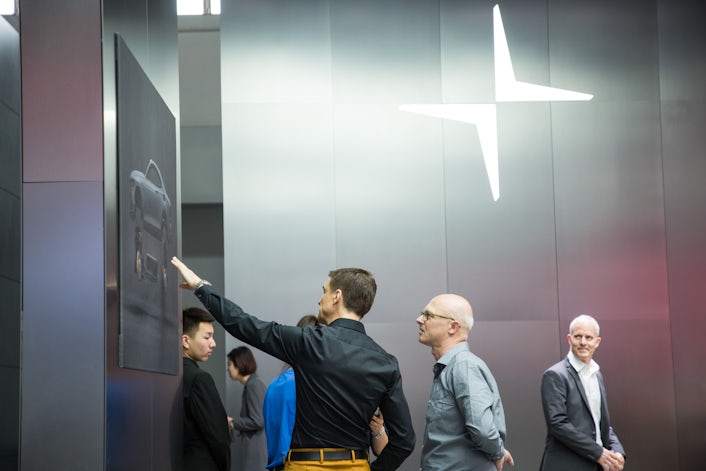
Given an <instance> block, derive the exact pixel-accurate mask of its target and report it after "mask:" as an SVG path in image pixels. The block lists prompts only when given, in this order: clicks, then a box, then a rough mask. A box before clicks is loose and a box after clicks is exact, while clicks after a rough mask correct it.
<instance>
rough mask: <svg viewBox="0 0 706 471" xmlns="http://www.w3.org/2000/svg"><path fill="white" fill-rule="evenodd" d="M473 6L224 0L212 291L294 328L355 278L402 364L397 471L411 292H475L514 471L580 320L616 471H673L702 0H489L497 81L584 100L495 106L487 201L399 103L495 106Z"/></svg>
mask: <svg viewBox="0 0 706 471" xmlns="http://www.w3.org/2000/svg"><path fill="white" fill-rule="evenodd" d="M491 8H492V5H489V4H487V3H486V2H480V1H471V0H465V1H462V0H458V1H439V2H428V1H422V0H414V1H405V2H399V1H387V2H379V1H373V0H368V1H355V2H352V1H336V2H329V1H325V0H317V1H315V0H309V1H302V2H278V1H276V0H269V1H268V0H265V1H262V0H258V1H257V2H254V1H242V2H237V3H235V4H232V3H227V4H224V5H223V12H222V19H221V55H222V65H221V70H222V80H221V83H222V87H223V93H222V96H223V104H222V110H223V155H224V157H223V172H224V185H223V186H224V218H225V221H224V231H225V237H224V239H225V278H226V293H227V295H228V296H229V297H231V298H233V299H236V300H238V301H239V302H241V304H242V305H243V306H244V307H245V308H246V309H247V310H249V311H251V312H253V313H256V314H259V315H261V316H262V317H263V318H267V319H275V320H278V321H281V322H290V323H293V322H295V321H296V319H298V318H299V316H300V315H302V314H304V313H306V312H309V311H312V310H315V303H316V301H317V300H318V297H319V292H320V285H321V284H322V283H323V281H324V280H325V278H326V273H327V271H328V270H329V269H330V268H333V267H341V266H349V265H358V266H363V267H366V268H368V269H370V270H372V271H373V272H374V273H375V274H376V275H377V279H378V283H379V286H380V289H379V294H378V298H377V301H376V303H375V306H374V307H373V310H372V311H371V313H370V314H369V315H368V316H366V318H365V324H366V328H367V329H368V332H369V333H370V334H371V335H372V336H373V337H374V338H375V339H376V340H378V341H379V342H380V343H381V344H382V345H384V346H385V347H386V348H388V349H389V350H390V351H391V352H393V353H394V354H396V355H397V356H398V358H399V359H400V363H401V367H402V370H403V375H404V379H405V391H406V393H407V396H408V399H409V402H410V406H411V408H412V414H413V417H414V425H415V430H416V431H417V435H418V437H419V439H420V442H419V443H418V446H417V449H416V450H415V452H414V453H413V455H412V456H411V457H410V458H409V459H408V460H407V461H406V462H405V464H404V465H403V468H402V469H404V470H408V471H411V470H416V469H417V468H418V463H419V453H420V448H421V446H420V445H421V437H422V434H423V422H424V410H425V407H426V400H427V398H428V393H429V388H430V383H431V373H430V370H431V365H432V362H433V360H432V357H431V355H430V352H429V351H428V349H426V348H425V347H423V346H421V345H419V344H418V343H417V341H416V335H415V331H416V327H415V325H414V317H415V316H416V313H417V312H419V310H420V309H421V308H422V307H423V306H424V304H425V303H426V301H427V300H428V299H429V298H430V297H431V296H433V295H435V294H437V293H440V292H445V291H450V292H456V293H459V294H462V295H464V296H467V297H468V298H469V299H470V301H471V303H472V304H473V305H474V307H475V311H476V316H477V321H478V322H477V325H476V327H475V328H474V330H473V332H472V333H471V338H470V345H471V349H472V350H473V351H475V352H476V353H477V354H479V355H480V356H481V357H483V358H484V359H485V360H486V361H487V362H488V364H489V366H490V367H491V369H492V370H493V372H494V374H495V375H496V377H497V379H498V383H499V385H500V388H501V393H502V395H503V399H504V402H505V408H506V415H507V421H508V429H509V432H508V446H509V448H510V449H511V450H512V452H513V454H514V455H515V458H516V460H517V462H518V465H517V467H516V468H515V469H518V470H529V469H536V468H537V467H538V465H539V461H540V458H541V453H542V447H543V441H544V434H545V425H544V421H543V417H542V411H541V404H540V398H539V383H540V378H541V374H542V372H543V371H544V369H545V368H547V367H548V366H550V365H551V364H552V363H554V362H556V361H558V360H559V359H560V358H562V357H563V356H564V355H566V351H567V346H566V343H565V342H566V341H565V333H566V330H567V328H568V322H569V321H570V319H571V318H572V317H573V316H574V315H576V314H578V313H581V312H588V313H591V314H593V315H595V316H596V317H597V318H598V319H599V320H600V321H601V324H602V336H603V338H604V341H603V344H602V346H601V349H600V351H599V352H598V354H597V361H599V363H600V364H601V366H602V369H603V371H604V375H605V378H606V383H607V387H608V394H609V400H610V405H611V412H612V417H613V421H614V426H615V428H616V431H617V433H618V434H619V436H620V437H621V440H622V441H623V443H624V445H625V446H626V449H627V451H628V453H629V455H630V457H629V461H628V463H629V466H630V468H631V469H640V470H647V471H650V470H655V471H657V470H664V469H691V468H693V467H694V466H697V464H696V463H697V462H696V461H695V457H696V456H697V455H698V454H699V453H700V451H699V450H702V449H703V440H704V439H703V434H702V433H701V432H700V431H698V424H703V421H704V410H703V407H701V404H700V402H702V398H703V391H704V383H703V381H704V380H703V378H704V377H706V375H704V374H703V368H704V367H703V366H700V364H699V360H698V359H699V358H701V357H703V356H704V353H706V352H704V349H705V347H703V346H702V345H699V342H697V341H695V340H692V337H693V336H688V330H689V326H691V327H692V328H693V327H698V326H699V325H700V324H699V323H700V322H702V321H701V320H700V319H701V318H702V317H703V316H702V315H701V314H702V313H701V311H702V309H701V308H700V305H701V304H703V303H700V301H701V298H702V297H703V295H702V294H699V293H701V291H703V290H701V291H699V290H698V289H699V288H698V287H699V286H701V284H702V283H701V284H699V281H702V280H703V277H704V272H703V269H702V268H701V267H702V266H703V264H699V263H698V260H700V258H702V257H701V255H702V254H703V249H702V247H703V245H704V244H703V242H704V241H703V236H702V235H698V234H703V233H704V231H703V230H698V229H699V228H702V227H703V225H704V224H706V222H705V221H704V219H703V210H702V208H703V204H701V203H703V198H704V197H706V195H705V194H704V191H703V189H702V188H703V184H701V183H700V182H701V181H702V180H703V176H704V172H705V171H706V168H704V165H703V162H702V160H703V159H702V158H701V157H702V156H703V152H704V149H705V148H706V143H705V142H704V140H703V139H704V138H703V132H699V131H697V130H698V129H701V130H703V124H704V113H703V110H704V109H705V108H704V106H703V99H704V95H703V92H702V91H701V90H702V87H700V86H699V85H697V84H700V83H701V82H703V80H704V78H706V71H705V70H704V69H703V67H702V64H703V63H705V62H704V60H703V59H704V54H705V52H704V48H705V47H706V46H705V45H706V41H704V33H702V32H700V29H699V28H698V20H697V18H700V16H699V13H702V11H703V7H701V6H700V4H699V3H698V2H690V1H684V0H682V1H681V2H677V3H676V4H674V6H672V4H668V3H667V2H663V1H659V2H658V1H654V2H647V3H645V2H643V1H637V0H632V1H625V2H609V1H598V2H591V3H590V5H589V4H586V3H585V2H546V1H540V0H529V1H523V2H505V3H502V4H501V5H500V8H501V11H502V17H503V20H504V26H505V31H506V34H507V40H508V44H509V48H510V52H511V56H512V61H513V64H514V70H515V74H516V76H517V80H521V81H526V82H530V83H537V84H543V85H547V86H552V87H559V88H565V89H571V90H577V91H582V92H585V93H591V94H593V95H594V98H593V99H592V100H591V101H587V102H564V103H558V102H553V103H549V102H518V103H499V104H497V125H498V145H499V173H500V187H501V196H500V199H499V200H498V201H497V202H494V201H493V199H492V197H491V193H490V188H489V183H488V179H487V177H486V174H485V168H484V165H483V158H482V154H481V149H480V145H479V140H478V136H477V133H476V131H475V129H474V127H473V126H472V125H468V124H463V123H458V122H452V121H442V120H439V119H435V118H429V117H424V116H419V115H412V114H407V113H403V112H400V111H399V109H398V106H399V105H401V104H404V103H446V104H449V103H465V104H472V103H493V102H494V70H493V26H492V25H493V23H492V11H491ZM685 84H689V86H686V87H684V85H685ZM697 331H698V330H697ZM263 361H267V359H264V360H263ZM266 368H268V369H269V370H268V371H274V370H275V368H274V366H267V367H266ZM694 371H696V372H699V373H700V374H699V375H696V377H695V376H694V374H693V373H694ZM690 373H691V374H690ZM262 376H265V375H262ZM271 377H272V376H270V379H271ZM675 463H677V464H675Z"/></svg>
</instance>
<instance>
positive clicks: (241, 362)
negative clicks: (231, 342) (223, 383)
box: [228, 347, 267, 471]
mask: <svg viewBox="0 0 706 471" xmlns="http://www.w3.org/2000/svg"><path fill="white" fill-rule="evenodd" d="M256 371H257V363H256V362H255V357H254V356H253V354H252V351H251V350H250V349H249V348H248V347H238V348H234V349H233V350H231V351H230V353H228V374H229V375H230V377H231V379H233V380H234V381H239V382H241V383H243V385H244V388H243V398H242V402H241V405H240V415H239V416H238V417H234V418H233V422H232V427H233V430H234V439H233V441H234V449H233V453H232V460H233V463H234V469H236V470H238V471H260V470H263V469H265V465H266V464H267V439H266V438H265V419H264V417H263V415H262V401H263V400H264V398H265V383H263V382H262V381H261V380H260V378H258V377H257V374H256Z"/></svg>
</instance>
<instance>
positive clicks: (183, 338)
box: [181, 334, 190, 350]
mask: <svg viewBox="0 0 706 471" xmlns="http://www.w3.org/2000/svg"><path fill="white" fill-rule="evenodd" d="M189 340H190V338H189V336H188V335H186V334H184V335H182V336H181V348H183V349H184V350H188V349H189Z"/></svg>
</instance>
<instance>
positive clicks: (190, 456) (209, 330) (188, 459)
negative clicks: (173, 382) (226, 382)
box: [181, 307, 230, 471]
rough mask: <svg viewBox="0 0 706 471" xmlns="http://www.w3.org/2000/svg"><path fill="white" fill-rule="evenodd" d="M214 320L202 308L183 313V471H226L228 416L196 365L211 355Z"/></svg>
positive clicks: (228, 464)
mask: <svg viewBox="0 0 706 471" xmlns="http://www.w3.org/2000/svg"><path fill="white" fill-rule="evenodd" d="M213 320H214V319H213V317H212V316H211V315H210V314H209V313H208V312H206V311H204V310H203V309H199V308H195V307H192V308H189V309H185V310H184V312H183V319H182V324H183V335H182V337H181V345H182V350H183V353H184V358H183V361H184V471H229V470H230V433H229V430H228V416H227V415H226V411H225V408H224V407H223V403H222V402H221V398H220V396H219V395H218V390H217V389H216V383H214V382H213V378H211V375H210V374H208V373H207V372H205V371H203V370H202V369H201V368H199V366H198V364H197V363H196V362H199V361H206V360H208V358H209V357H210V356H211V354H212V353H213V349H214V348H215V347H216V342H215V341H214V340H213Z"/></svg>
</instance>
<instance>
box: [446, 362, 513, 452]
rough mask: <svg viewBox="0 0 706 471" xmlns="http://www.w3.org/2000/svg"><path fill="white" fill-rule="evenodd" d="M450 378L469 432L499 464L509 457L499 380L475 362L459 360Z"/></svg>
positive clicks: (474, 441) (475, 443) (477, 446)
mask: <svg viewBox="0 0 706 471" xmlns="http://www.w3.org/2000/svg"><path fill="white" fill-rule="evenodd" d="M449 376H450V377H449V379H450V381H451V384H450V387H451V388H452V391H453V394H454V397H455V398H456V403H457V404H458V407H459V409H460V410H461V413H462V414H463V417H464V420H465V428H466V433H468V435H469V437H470V439H471V441H472V442H473V444H474V445H475V446H476V448H477V449H478V450H480V451H482V452H483V453H484V454H485V455H486V456H487V457H488V459H489V460H492V461H498V460H499V459H501V458H502V457H503V455H504V454H505V447H504V440H505V414H504V411H503V407H502V403H501V401H500V394H499V393H498V390H497V384H496V383H495V380H494V379H493V377H492V376H490V372H489V371H484V370H483V369H482V368H481V365H479V364H477V363H476V362H473V361H471V359H463V360H459V361H458V362H457V363H456V364H455V365H454V366H453V367H451V371H449Z"/></svg>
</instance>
